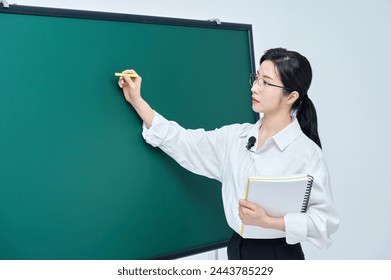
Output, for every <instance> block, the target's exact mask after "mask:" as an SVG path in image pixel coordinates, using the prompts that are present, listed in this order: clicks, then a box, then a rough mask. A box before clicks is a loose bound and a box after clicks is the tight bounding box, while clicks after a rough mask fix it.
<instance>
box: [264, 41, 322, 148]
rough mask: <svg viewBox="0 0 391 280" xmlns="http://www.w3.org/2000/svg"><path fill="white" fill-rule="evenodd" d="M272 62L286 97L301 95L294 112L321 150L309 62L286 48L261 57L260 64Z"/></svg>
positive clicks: (270, 51)
mask: <svg viewBox="0 0 391 280" xmlns="http://www.w3.org/2000/svg"><path fill="white" fill-rule="evenodd" d="M265 60H270V61H272V62H273V63H274V65H275V68H276V72H277V75H278V76H279V77H280V79H281V82H282V84H283V85H284V87H285V89H284V95H286V96H288V95H289V94H290V93H291V92H292V91H297V92H298V93H299V98H298V99H297V100H296V101H295V103H293V105H292V109H291V110H292V112H296V118H297V120H298V121H299V124H300V126H301V129H302V130H303V132H304V134H305V135H307V136H308V137H309V138H310V139H311V140H312V141H314V142H315V143H316V144H317V145H318V146H319V147H320V148H322V144H321V143H320V139H319V134H318V118H317V116H316V110H315V106H314V103H312V101H311V99H310V98H309V97H308V93H307V92H308V89H309V87H310V85H311V80H312V69H311V65H310V63H309V61H308V60H307V58H305V57H304V56H303V55H301V54H299V53H298V52H294V51H288V50H287V49H284V48H275V49H270V50H267V51H266V52H265V54H264V55H263V56H262V57H261V60H260V62H259V63H260V64H261V63H262V62H263V61H265Z"/></svg>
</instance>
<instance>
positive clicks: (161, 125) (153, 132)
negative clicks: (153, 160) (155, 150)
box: [142, 111, 170, 147]
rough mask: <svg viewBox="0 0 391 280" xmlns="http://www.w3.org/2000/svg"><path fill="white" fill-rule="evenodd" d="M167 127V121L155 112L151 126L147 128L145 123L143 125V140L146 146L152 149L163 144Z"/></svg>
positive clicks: (168, 124) (168, 125)
mask: <svg viewBox="0 0 391 280" xmlns="http://www.w3.org/2000/svg"><path fill="white" fill-rule="evenodd" d="M169 127H170V123H169V121H168V120H167V119H165V118H164V117H163V116H161V115H160V114H159V113H158V112H156V111H155V116H154V118H153V121H152V124H151V126H150V127H149V128H147V127H146V126H145V123H143V132H142V135H143V138H144V140H145V141H146V142H147V143H148V144H150V145H152V146H153V147H157V146H159V145H160V144H162V143H163V141H164V139H165V138H166V136H167V133H168V129H169Z"/></svg>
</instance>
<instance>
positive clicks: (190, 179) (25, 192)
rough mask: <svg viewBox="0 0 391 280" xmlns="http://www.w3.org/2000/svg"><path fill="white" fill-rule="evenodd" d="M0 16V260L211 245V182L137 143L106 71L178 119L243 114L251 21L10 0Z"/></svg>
mask: <svg viewBox="0 0 391 280" xmlns="http://www.w3.org/2000/svg"><path fill="white" fill-rule="evenodd" d="M0 26H1V43H0V54H1V56H0V259H25V260H26V259H74V260H80V259H149V258H174V257H179V256H181V255H186V254H189V253H191V252H193V253H194V252H197V251H202V250H207V249H208V248H209V249H211V248H217V247H219V246H223V245H224V244H225V242H226V241H227V240H228V239H229V237H230V236H231V234H232V231H231V230H230V229H229V227H228V226H227V225H226V221H225V217H224V213H223V207H222V201H221V184H220V183H219V182H217V181H214V180H211V179H208V178H204V177H201V176H197V175H194V174H191V173H190V172H188V171H186V170H184V169H183V168H181V167H180V166H179V165H177V164H176V163H175V162H174V161H173V160H172V159H171V158H169V157H168V156H167V155H165V154H164V153H163V152H162V151H161V150H160V149H158V148H153V147H151V146H149V145H148V144H146V143H145V142H144V140H143V139H142V136H141V131H142V122H141V120H140V119H139V118H138V116H137V115H136V113H135V112H134V111H133V109H132V108H131V107H130V105H128V104H127V103H126V102H125V100H124V98H123V96H122V92H121V90H120V89H118V86H117V78H116V77H114V72H119V71H122V70H124V69H127V68H134V69H137V71H138V72H139V74H140V75H141V76H142V77H143V85H142V93H143V96H144V98H145V99H146V100H147V101H148V102H149V103H150V104H151V106H152V107H153V108H154V109H156V110H157V111H158V112H160V113H161V114H162V115H164V116H165V117H166V118H168V119H173V120H175V121H177V122H179V123H180V124H181V125H183V126H184V127H187V128H199V127H203V128H205V129H214V128H216V127H220V126H223V125H226V124H231V123H236V122H239V123H241V122H254V120H255V115H254V113H253V112H252V110H251V92H250V87H249V84H248V76H249V74H250V72H252V71H253V70H254V64H253V50H252V33H251V32H252V31H251V25H244V24H234V23H222V24H217V23H215V22H208V21H195V20H182V19H169V18H158V17H146V16H135V15H124V14H112V13H98V12H86V11H74V10H62V9H49V8H38V7H26V6H16V5H11V6H10V8H9V9H3V8H1V9H0Z"/></svg>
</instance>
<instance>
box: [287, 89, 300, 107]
mask: <svg viewBox="0 0 391 280" xmlns="http://www.w3.org/2000/svg"><path fill="white" fill-rule="evenodd" d="M298 98H299V93H298V92H297V91H292V92H291V94H289V95H288V97H287V99H286V103H287V104H288V105H292V104H293V103H295V101H296V100H297V99H298Z"/></svg>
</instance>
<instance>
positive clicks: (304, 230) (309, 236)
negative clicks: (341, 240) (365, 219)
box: [284, 158, 339, 249]
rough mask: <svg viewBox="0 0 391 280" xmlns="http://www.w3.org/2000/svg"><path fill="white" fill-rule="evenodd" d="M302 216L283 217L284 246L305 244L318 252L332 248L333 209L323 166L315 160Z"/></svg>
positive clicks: (336, 221) (335, 221)
mask: <svg viewBox="0 0 391 280" xmlns="http://www.w3.org/2000/svg"><path fill="white" fill-rule="evenodd" d="M310 174H311V175H312V176H313V177H314V181H313V184H312V190H311V195H310V200H309V204H308V208H307V212H306V213H289V214H286V215H285V216H284V221H285V231H286V240H287V243H288V244H295V243H298V242H302V241H309V242H311V243H312V244H313V245H315V246H316V247H318V248H320V249H326V248H327V247H329V246H330V245H331V244H332V239H331V235H332V234H333V233H335V232H336V231H337V230H338V226H339V217H338V214H337V212H336V210H335V208H334V204H333V197H332V192H331V186H330V177H329V173H328V170H327V165H326V163H325V162H324V160H323V159H322V158H319V160H318V162H317V163H316V164H315V166H314V168H313V171H312V172H311V173H310Z"/></svg>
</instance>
